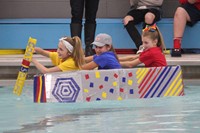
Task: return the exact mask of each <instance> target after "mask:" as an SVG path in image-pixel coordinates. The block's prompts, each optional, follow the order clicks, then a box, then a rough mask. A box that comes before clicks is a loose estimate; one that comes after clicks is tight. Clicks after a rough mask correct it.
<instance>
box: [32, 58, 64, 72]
mask: <svg viewBox="0 0 200 133" xmlns="http://www.w3.org/2000/svg"><path fill="white" fill-rule="evenodd" d="M32 62H33V64H34V65H35V67H36V68H37V69H38V70H39V71H40V72H41V73H43V74H45V73H50V72H60V71H61V69H60V68H59V67H58V66H55V67H51V68H47V67H45V66H43V65H42V64H41V63H39V62H38V61H37V60H36V59H34V58H33V59H32Z"/></svg>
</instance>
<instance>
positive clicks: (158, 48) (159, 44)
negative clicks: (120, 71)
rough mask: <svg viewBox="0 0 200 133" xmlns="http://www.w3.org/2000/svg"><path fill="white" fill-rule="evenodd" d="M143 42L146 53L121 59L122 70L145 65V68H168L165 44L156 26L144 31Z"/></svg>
mask: <svg viewBox="0 0 200 133" xmlns="http://www.w3.org/2000/svg"><path fill="white" fill-rule="evenodd" d="M142 42H143V47H144V51H143V52H141V53H140V54H134V55H129V56H124V57H120V58H119V61H120V64H121V66H122V68H133V67H136V66H138V65H139V64H141V63H143V64H144V65H145V67H162V66H167V61H166V58H165V55H164V54H163V50H165V49H166V48H165V43H164V40H163V37H162V34H161V32H160V30H159V28H158V27H157V26H156V24H154V25H152V26H150V25H146V27H145V28H144V29H143V31H142Z"/></svg>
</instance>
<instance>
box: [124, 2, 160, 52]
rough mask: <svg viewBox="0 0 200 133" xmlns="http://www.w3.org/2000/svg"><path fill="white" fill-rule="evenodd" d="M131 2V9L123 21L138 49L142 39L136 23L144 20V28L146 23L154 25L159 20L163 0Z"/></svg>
mask: <svg viewBox="0 0 200 133" xmlns="http://www.w3.org/2000/svg"><path fill="white" fill-rule="evenodd" d="M130 4H131V9H130V11H129V12H128V13H127V15H126V16H125V18H124V20H123V21H124V25H125V28H126V30H127V32H128V34H129V35H130V37H131V39H132V40H133V42H134V43H135V45H136V47H137V49H141V48H140V46H141V45H142V39H141V35H140V33H139V31H138V30H137V28H136V27H135V25H136V24H139V23H141V22H144V24H143V28H145V27H146V25H153V24H154V23H155V22H157V21H159V20H160V19H161V6H162V4H163V0H130Z"/></svg>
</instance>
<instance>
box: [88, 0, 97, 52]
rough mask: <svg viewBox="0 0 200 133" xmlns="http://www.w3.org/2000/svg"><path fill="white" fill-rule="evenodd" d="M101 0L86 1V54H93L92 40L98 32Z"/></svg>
mask: <svg viewBox="0 0 200 133" xmlns="http://www.w3.org/2000/svg"><path fill="white" fill-rule="evenodd" d="M98 6H99V0H86V1H85V24H84V35H85V38H84V39H85V56H90V55H93V54H94V52H93V50H92V44H91V43H92V42H93V41H94V38H95V32H96V14H97V11H98Z"/></svg>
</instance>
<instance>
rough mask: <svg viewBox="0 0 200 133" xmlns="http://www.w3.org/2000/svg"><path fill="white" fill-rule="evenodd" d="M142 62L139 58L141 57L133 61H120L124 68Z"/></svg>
mask: <svg viewBox="0 0 200 133" xmlns="http://www.w3.org/2000/svg"><path fill="white" fill-rule="evenodd" d="M141 63H142V62H141V61H140V60H139V58H137V59H135V60H132V61H124V62H120V64H121V66H122V68H133V67H135V66H137V65H139V64H141Z"/></svg>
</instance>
